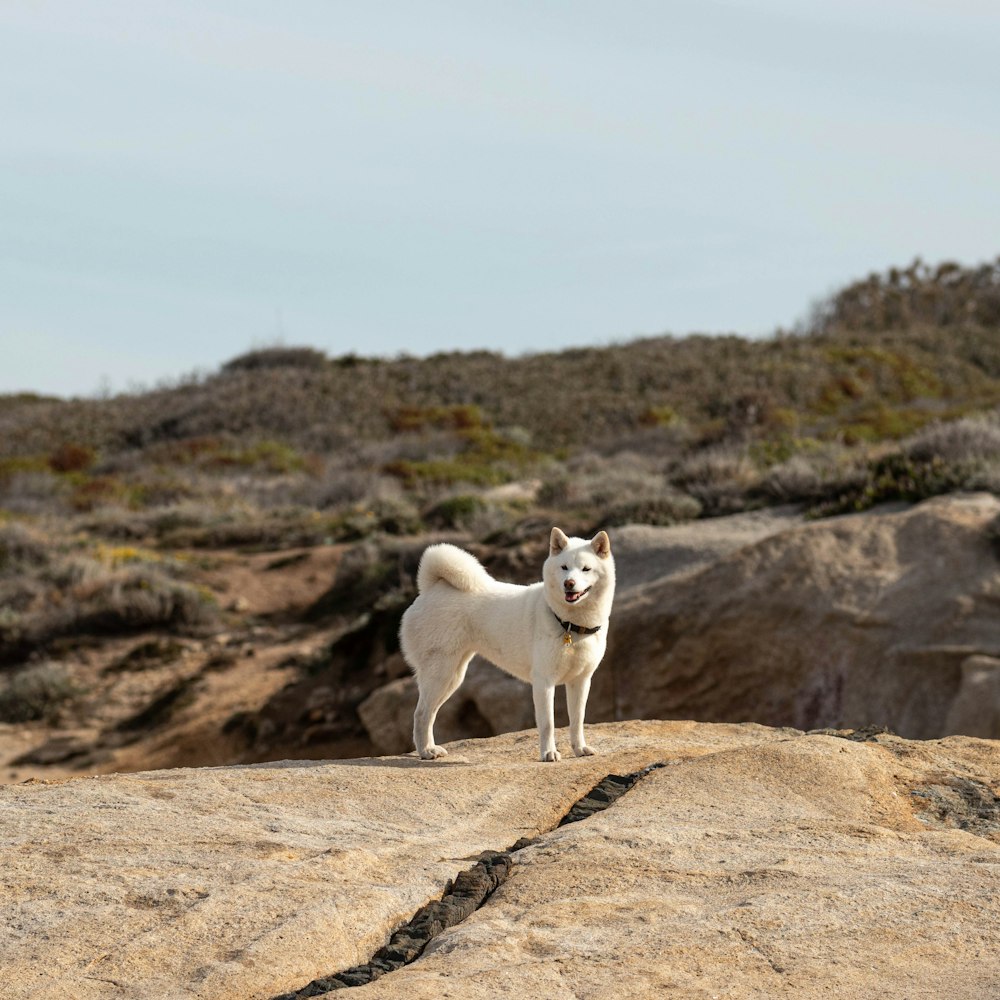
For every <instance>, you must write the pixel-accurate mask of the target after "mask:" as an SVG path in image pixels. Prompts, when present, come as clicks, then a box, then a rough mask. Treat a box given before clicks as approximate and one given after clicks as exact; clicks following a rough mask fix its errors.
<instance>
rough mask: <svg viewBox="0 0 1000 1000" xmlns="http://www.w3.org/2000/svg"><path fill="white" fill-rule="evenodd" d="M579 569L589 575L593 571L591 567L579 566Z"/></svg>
mask: <svg viewBox="0 0 1000 1000" xmlns="http://www.w3.org/2000/svg"><path fill="white" fill-rule="evenodd" d="M580 569H582V570H583V571H584V573H589V572H590V571H591V570H592V569H593V567H592V566H581V567H580Z"/></svg>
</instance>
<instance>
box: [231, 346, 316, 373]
mask: <svg viewBox="0 0 1000 1000" xmlns="http://www.w3.org/2000/svg"><path fill="white" fill-rule="evenodd" d="M329 364H330V359H329V358H328V357H327V356H326V354H324V352H323V351H319V350H316V348H314V347H283V346H278V347H262V348H259V349H257V350H254V351H247V353H246V354H241V355H239V356H238V357H235V358H233V359H232V360H231V361H227V362H226V363H225V364H224V365H223V366H222V371H223V372H238V371H259V370H260V369H262V368H313V369H318V368H326V367H328V366H329Z"/></svg>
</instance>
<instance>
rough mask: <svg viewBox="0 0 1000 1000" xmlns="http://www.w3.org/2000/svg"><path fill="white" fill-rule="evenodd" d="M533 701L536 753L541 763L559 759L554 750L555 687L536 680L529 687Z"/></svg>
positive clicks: (546, 682) (557, 752)
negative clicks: (536, 737) (536, 741)
mask: <svg viewBox="0 0 1000 1000" xmlns="http://www.w3.org/2000/svg"><path fill="white" fill-rule="evenodd" d="M531 693H532V696H533V697H534V700H535V725H536V726H538V752H539V756H540V757H541V759H542V760H543V761H551V760H558V759H559V751H558V750H557V749H556V724H555V693H556V688H555V685H554V684H552V683H550V682H549V681H543V680H540V679H538V678H536V679H535V680H534V681H533V682H532V685H531Z"/></svg>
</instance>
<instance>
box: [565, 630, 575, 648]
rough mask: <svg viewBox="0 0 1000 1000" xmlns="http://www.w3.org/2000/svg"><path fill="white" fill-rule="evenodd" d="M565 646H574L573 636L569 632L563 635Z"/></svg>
mask: <svg viewBox="0 0 1000 1000" xmlns="http://www.w3.org/2000/svg"><path fill="white" fill-rule="evenodd" d="M563 645H564V646H572V645H573V636H571V635H570V634H569V632H565V633H564V634H563Z"/></svg>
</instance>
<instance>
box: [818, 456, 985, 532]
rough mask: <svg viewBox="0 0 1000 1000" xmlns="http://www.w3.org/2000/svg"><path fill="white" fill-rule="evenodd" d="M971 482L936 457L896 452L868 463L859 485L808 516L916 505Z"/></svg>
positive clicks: (964, 472) (965, 471)
mask: <svg viewBox="0 0 1000 1000" xmlns="http://www.w3.org/2000/svg"><path fill="white" fill-rule="evenodd" d="M972 481H973V474H972V471H971V470H970V469H968V468H965V467H962V466H960V465H949V464H948V463H946V462H945V461H944V460H943V459H941V458H939V457H937V456H935V457H933V458H931V459H929V460H926V461H918V460H915V459H913V458H911V457H910V456H908V455H905V454H903V453H901V452H896V453H894V454H891V455H886V456H885V457H883V458H879V459H877V460H875V461H872V462H870V463H869V464H868V469H867V471H866V474H865V476H864V479H863V481H862V482H861V483H859V484H858V485H857V486H855V487H852V488H851V489H848V490H846V491H845V492H843V493H841V494H840V495H839V496H838V497H837V498H836V499H834V500H829V501H826V502H823V503H820V504H817V505H816V506H814V507H813V508H812V509H811V510H810V511H809V514H810V516H812V517H826V516H830V515H833V514H848V513H853V512H856V511H863V510H868V509H869V508H871V507H874V506H875V505H876V504H880V503H887V502H889V501H891V500H902V501H906V502H907V503H916V502H917V501H920V500H926V499H927V498H928V497H932V496H939V495H940V494H942V493H951V492H953V491H955V490H961V489H966V488H968V487H969V485H970V484H971V483H972Z"/></svg>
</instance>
